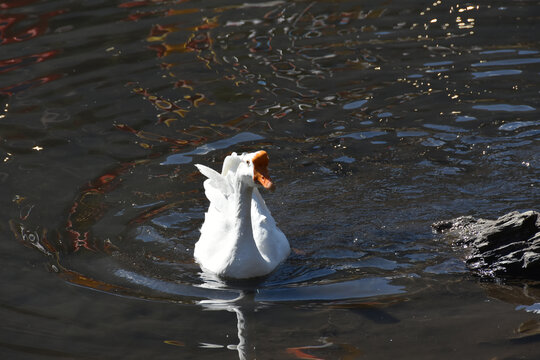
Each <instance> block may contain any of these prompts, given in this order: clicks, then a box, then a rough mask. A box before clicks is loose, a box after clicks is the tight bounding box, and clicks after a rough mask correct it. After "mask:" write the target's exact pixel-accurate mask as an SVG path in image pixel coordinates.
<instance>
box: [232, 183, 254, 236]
mask: <svg viewBox="0 0 540 360" xmlns="http://www.w3.org/2000/svg"><path fill="white" fill-rule="evenodd" d="M232 196H233V199H232V200H233V207H232V209H231V211H232V214H233V215H234V216H235V218H236V219H237V221H236V222H235V231H236V232H237V233H238V241H239V242H244V241H251V242H253V241H254V240H253V229H252V225H251V197H252V196H253V188H252V187H251V186H247V185H245V184H244V183H241V182H240V183H238V184H236V189H235V191H234V192H233V194H232Z"/></svg>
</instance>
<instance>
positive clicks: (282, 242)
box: [194, 151, 291, 279]
mask: <svg viewBox="0 0 540 360" xmlns="http://www.w3.org/2000/svg"><path fill="white" fill-rule="evenodd" d="M195 166H197V168H198V169H199V171H200V172H201V173H202V174H203V175H205V176H206V177H207V178H208V179H207V180H206V181H205V182H204V190H205V194H206V197H207V198H208V200H210V205H209V207H208V211H207V212H206V214H205V220H204V224H203V226H202V228H201V237H200V238H199V241H198V242H197V243H196V244H195V254H194V255H195V260H196V261H197V262H198V263H199V264H200V265H201V268H202V269H203V270H205V271H209V272H212V273H215V274H217V275H219V276H221V277H225V278H233V279H247V278H253V277H259V276H264V275H267V274H268V273H270V272H271V271H272V270H274V269H275V268H276V267H277V266H278V265H279V264H280V263H281V262H282V261H283V260H285V259H286V258H287V256H288V255H289V253H290V251H291V249H290V246H289V242H288V240H287V238H286V237H285V235H284V234H283V232H282V231H281V230H280V229H279V228H278V227H277V225H276V222H275V220H274V218H273V217H272V215H271V214H270V210H268V207H267V206H266V204H265V202H264V200H263V198H262V196H261V194H260V192H259V190H258V189H257V186H258V184H260V185H262V186H264V187H265V188H267V189H273V187H274V184H273V183H272V181H271V179H270V177H269V176H268V155H267V154H266V152H265V151H258V152H255V153H250V154H246V153H244V154H242V155H237V154H236V153H232V154H231V155H230V156H227V157H226V158H225V160H224V161H223V169H222V171H221V174H220V173H218V172H217V171H215V170H213V169H211V168H209V167H207V166H204V165H200V164H197V165H195Z"/></svg>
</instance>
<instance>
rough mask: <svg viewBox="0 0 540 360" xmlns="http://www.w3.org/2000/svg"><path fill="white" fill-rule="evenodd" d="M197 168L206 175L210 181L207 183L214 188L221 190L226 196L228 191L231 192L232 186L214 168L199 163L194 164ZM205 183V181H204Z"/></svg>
mask: <svg viewBox="0 0 540 360" xmlns="http://www.w3.org/2000/svg"><path fill="white" fill-rule="evenodd" d="M195 166H196V167H197V169H199V171H200V172H201V174H203V175H204V176H206V177H207V178H208V179H209V180H210V181H209V183H208V185H209V186H211V187H213V188H215V189H216V190H218V191H219V192H221V193H222V194H223V195H224V196H228V195H229V194H230V193H232V187H231V186H230V185H229V183H228V182H227V179H226V178H225V177H223V176H221V174H220V173H218V172H217V171H216V170H214V169H211V168H209V167H208V166H204V165H201V164H195ZM205 184H206V181H205Z"/></svg>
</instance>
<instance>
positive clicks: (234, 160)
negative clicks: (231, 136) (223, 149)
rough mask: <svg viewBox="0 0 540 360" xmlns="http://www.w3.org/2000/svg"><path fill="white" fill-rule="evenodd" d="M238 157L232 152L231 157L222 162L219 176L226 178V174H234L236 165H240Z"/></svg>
mask: <svg viewBox="0 0 540 360" xmlns="http://www.w3.org/2000/svg"><path fill="white" fill-rule="evenodd" d="M240 161H242V160H241V159H240V157H239V156H238V154H236V153H235V152H233V153H232V154H231V155H229V156H227V157H226V158H225V160H223V167H222V168H221V175H223V176H227V173H228V172H233V173H235V172H236V169H237V168H238V164H240Z"/></svg>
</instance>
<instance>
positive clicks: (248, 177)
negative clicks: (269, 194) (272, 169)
mask: <svg viewBox="0 0 540 360" xmlns="http://www.w3.org/2000/svg"><path fill="white" fill-rule="evenodd" d="M240 158H241V162H240V163H239V164H238V169H237V171H236V175H237V176H239V177H240V178H241V179H242V181H243V182H245V183H247V184H249V185H252V186H253V187H255V186H257V185H262V186H263V187H264V188H265V189H268V190H272V191H273V190H274V188H275V185H274V183H273V182H272V179H270V176H269V175H268V154H267V153H266V151H264V150H261V151H257V152H254V153H249V154H247V153H244V154H242V155H241V156H240Z"/></svg>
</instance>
